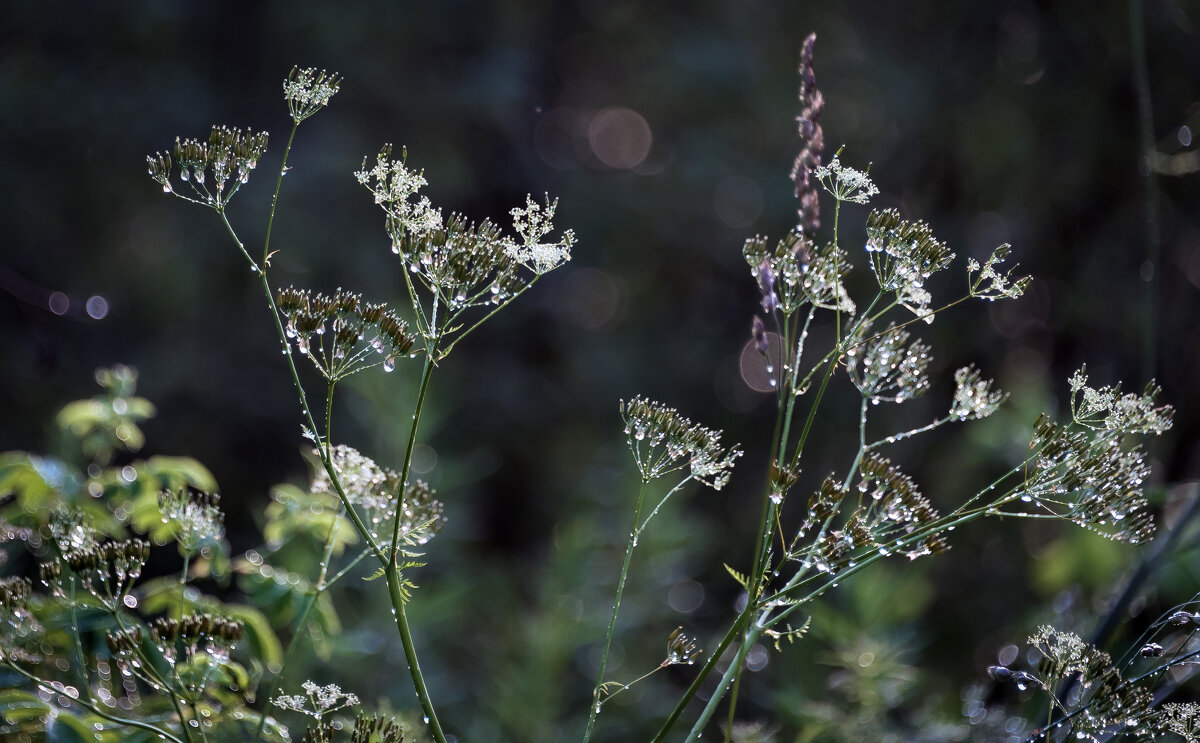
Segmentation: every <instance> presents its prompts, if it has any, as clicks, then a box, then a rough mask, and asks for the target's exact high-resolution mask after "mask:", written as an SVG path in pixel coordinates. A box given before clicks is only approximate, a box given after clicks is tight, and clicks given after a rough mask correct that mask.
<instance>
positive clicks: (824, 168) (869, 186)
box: [813, 150, 879, 204]
mask: <svg viewBox="0 0 1200 743" xmlns="http://www.w3.org/2000/svg"><path fill="white" fill-rule="evenodd" d="M840 152H841V150H838V153H840ZM813 175H814V176H815V177H816V179H817V181H818V182H819V183H820V184H821V187H822V188H824V189H825V191H826V192H827V193H829V194H831V195H832V196H833V198H835V199H837V200H838V201H849V202H851V203H854V204H865V203H867V202H868V201H870V200H871V197H872V196H875V195H877V194H878V193H879V189H878V188H877V187H876V186H875V184H874V183H873V182H872V181H871V177H870V176H868V175H867V173H866V171H862V170H856V169H854V168H851V167H849V166H846V165H842V161H841V159H839V157H838V155H837V154H835V155H834V156H833V159H832V160H830V161H829V164H828V165H819V166H817V167H816V168H815V169H814V170H813Z"/></svg>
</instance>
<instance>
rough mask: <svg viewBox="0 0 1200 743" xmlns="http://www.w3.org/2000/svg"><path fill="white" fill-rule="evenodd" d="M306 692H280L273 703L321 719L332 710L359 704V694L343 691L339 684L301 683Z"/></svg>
mask: <svg viewBox="0 0 1200 743" xmlns="http://www.w3.org/2000/svg"><path fill="white" fill-rule="evenodd" d="M300 688H301V689H303V690H304V694H293V695H290V696H289V695H287V694H280V695H279V696H277V697H275V698H274V699H272V700H271V703H272V704H274V705H275V706H276V707H279V708H281V709H286V710H291V711H293V712H299V713H301V714H305V715H308V716H309V717H312V718H315V719H317V720H320V719H321V718H323V717H324V716H325V715H328V714H329V713H331V712H336V711H337V710H339V709H343V708H346V707H354V706H357V705H358V696H357V695H355V694H349V693H347V692H343V691H342V689H341V687H339V686H338V685H337V684H326V685H325V686H317V684H315V683H313V682H312V681H305V682H304V683H303V684H301V685H300Z"/></svg>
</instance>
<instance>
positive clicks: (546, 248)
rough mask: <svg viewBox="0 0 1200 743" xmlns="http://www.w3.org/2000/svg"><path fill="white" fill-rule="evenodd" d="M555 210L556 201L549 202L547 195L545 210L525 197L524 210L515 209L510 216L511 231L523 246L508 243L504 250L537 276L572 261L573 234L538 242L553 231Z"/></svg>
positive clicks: (556, 206)
mask: <svg viewBox="0 0 1200 743" xmlns="http://www.w3.org/2000/svg"><path fill="white" fill-rule="evenodd" d="M557 208H558V199H555V200H554V201H550V196H549V195H547V196H546V206H545V208H543V207H542V206H541V205H540V204H538V203H537V202H536V201H534V200H533V197H532V196H526V197H525V208H523V209H522V208H520V207H515V208H514V209H513V210H512V211H511V212H510V213H511V214H512V217H513V228H514V229H515V230H516V231H517V234H518V235H520V236H521V240H522V241H523V242H522V243H519V244H518V243H516V242H513V241H510V242H509V243H508V246H507V248H506V250H507V252H508V254H509V256H511V257H512V258H514V259H515V260H516V261H517V262H518V263H520V264H521V265H523V266H525V267H526V268H529V269H530V270H532V271H533V272H534V273H536V274H539V275H540V274H544V273H546V272H547V271H552V270H553V269H555V268H558V267H559V266H561V265H562V264H563V263H565V262H567V261H569V260H571V247H572V246H573V245H574V244H575V232H574V231H573V230H567V231H566V232H564V233H563V235H562V237H561V238H559V240H558V241H557V242H553V243H544V242H539V241H540V240H541V239H542V238H543V237H545V236H546V235H547V234H549V233H550V232H553V231H554V210H555V209H557Z"/></svg>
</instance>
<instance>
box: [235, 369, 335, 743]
mask: <svg viewBox="0 0 1200 743" xmlns="http://www.w3.org/2000/svg"><path fill="white" fill-rule="evenodd" d="M332 393H333V385H330V394H331V395H332ZM326 431H328V429H326ZM339 516H341V510H340V509H339V510H338V513H337V514H335V515H334V517H333V521H332V522H331V523H330V525H329V534H328V536H326V537H325V549H324V552H323V554H322V557H321V567H320V574H319V576H318V577H317V584H316V586H315V587H314V588H313V592H312V593H311V594H309V596H308V601H307V602H306V603H305V605H304V610H303V611H302V612H300V619H299V620H298V621H297V622H296V631H295V633H294V634H293V635H292V639H291V641H290V642H289V643H288V646H287V650H285V651H284V653H283V662H282V663H280V665H279V671H278V672H276V673H275V675H274V678H272V679H271V685H270V686H269V687H268V688H267V693H266V694H264V695H263V711H262V713H261V714H260V715H259V718H258V727H257V728H255V730H254V743H258V741H259V740H261V739H262V733H263V728H264V727H266V724H267V705H268V704H270V703H271V697H272V696H274V695H275V691H276V690H277V689H278V688H279V680H280V679H282V678H283V673H284V671H286V670H287V667H288V664H289V663H290V662H291V661H292V658H293V656H295V654H296V649H297V648H298V647H299V646H300V638H301V637H303V636H304V630H305V627H306V625H307V624H308V618H309V617H310V616H311V615H312V611H313V609H314V608H315V607H316V605H317V599H318V598H320V596H321V594H322V593H324V592H325V590H326V589H327V588H328V585H327V584H326V583H325V576H326V575H327V574H328V573H329V560H330V558H331V557H332V556H333V541H334V537H335V536H336V535H337V527H338V517H339Z"/></svg>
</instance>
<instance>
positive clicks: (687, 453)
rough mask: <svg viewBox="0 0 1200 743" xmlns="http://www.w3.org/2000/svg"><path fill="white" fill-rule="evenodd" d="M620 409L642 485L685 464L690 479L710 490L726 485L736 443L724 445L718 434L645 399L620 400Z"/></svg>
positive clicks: (737, 450)
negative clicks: (694, 479) (693, 478)
mask: <svg viewBox="0 0 1200 743" xmlns="http://www.w3.org/2000/svg"><path fill="white" fill-rule="evenodd" d="M620 410H621V417H622V418H623V419H624V420H625V436H626V438H627V439H628V442H629V450H630V451H631V452H633V456H634V460H635V461H636V463H637V466H638V469H639V470H640V471H641V473H642V479H643V480H644V481H645V482H650V481H651V480H654V479H656V478H659V477H662V476H663V475H666V474H669V473H671V472H674V471H675V470H677V469H680V468H682V467H683V466H685V464H686V466H687V467H688V469H689V471H690V472H691V476H692V477H695V478H696V479H697V480H699V481H700V482H702V483H704V484H705V485H708V486H709V487H710V488H712V489H713V490H720V489H721V488H723V487H724V486H725V485H726V484H727V483H728V482H729V477H730V475H731V474H732V471H733V465H734V463H735V462H736V461H737V458H738V457H740V456H742V450H741V449H740V448H739V447H738V446H737V445H736V444H735V445H733V446H728V447H727V446H725V445H723V444H722V443H721V432H720V431H717V430H714V429H712V428H705V427H704V426H701V425H699V424H696V423H692V422H691V421H690V420H688V419H687V418H684V417H683V416H682V415H680V414H679V412H678V411H677V410H675V408H669V407H667V406H666V405H663V404H662V403H657V402H654V401H652V400H648V399H646V398H644V397H635V398H633V399H632V400H622V401H621V405H620Z"/></svg>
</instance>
